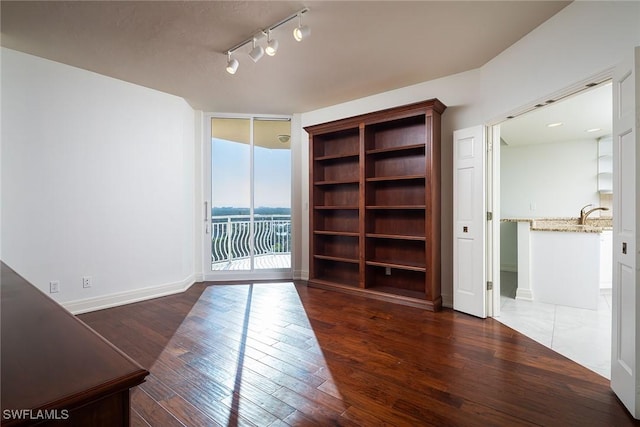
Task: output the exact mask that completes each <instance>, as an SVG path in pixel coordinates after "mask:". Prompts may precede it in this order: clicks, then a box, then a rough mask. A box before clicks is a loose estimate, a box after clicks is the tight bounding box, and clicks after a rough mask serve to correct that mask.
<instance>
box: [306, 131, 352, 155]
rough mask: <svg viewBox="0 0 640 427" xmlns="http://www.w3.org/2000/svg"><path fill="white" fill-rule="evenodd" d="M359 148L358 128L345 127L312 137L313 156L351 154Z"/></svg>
mask: <svg viewBox="0 0 640 427" xmlns="http://www.w3.org/2000/svg"><path fill="white" fill-rule="evenodd" d="M359 148H360V130H359V129H358V128H355V129H346V130H343V131H339V132H332V133H330V134H324V135H316V136H314V137H313V149H314V153H313V154H314V157H316V158H317V157H324V156H336V155H352V154H356V153H358V151H359Z"/></svg>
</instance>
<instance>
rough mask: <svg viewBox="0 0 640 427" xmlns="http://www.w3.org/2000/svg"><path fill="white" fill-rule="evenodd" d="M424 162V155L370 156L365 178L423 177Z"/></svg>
mask: <svg viewBox="0 0 640 427" xmlns="http://www.w3.org/2000/svg"><path fill="white" fill-rule="evenodd" d="M425 165H426V161H425V157H424V153H415V152H413V153H408V154H407V155H405V156H390V157H381V156H370V158H369V165H368V167H367V176H368V177H372V176H376V177H389V176H407V175H422V176H424V175H425V170H426V166H425Z"/></svg>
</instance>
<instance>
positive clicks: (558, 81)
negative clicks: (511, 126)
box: [481, 1, 640, 121]
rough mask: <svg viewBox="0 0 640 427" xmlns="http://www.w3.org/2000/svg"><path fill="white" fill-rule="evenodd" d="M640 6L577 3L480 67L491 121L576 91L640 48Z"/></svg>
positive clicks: (486, 112)
mask: <svg viewBox="0 0 640 427" xmlns="http://www.w3.org/2000/svg"><path fill="white" fill-rule="evenodd" d="M639 22H640V2H635V1H577V2H573V3H571V4H570V5H569V6H567V7H566V8H564V9H563V10H561V11H560V12H559V13H557V14H556V15H555V16H553V17H552V18H551V19H549V20H547V21H546V22H544V23H543V24H541V25H540V26H539V27H538V28H536V29H535V30H533V31H532V32H531V33H529V34H527V35H526V36H525V37H523V38H522V39H520V40H519V41H518V42H517V43H515V44H513V45H512V46H511V47H509V48H508V49H506V50H505V51H504V52H502V53H501V54H500V55H498V56H496V57H495V58H494V59H492V60H491V61H489V62H488V63H487V64H485V65H484V66H483V67H482V68H481V74H482V102H483V106H484V107H483V109H484V116H485V118H486V120H487V121H489V120H493V119H496V118H504V117H506V116H507V115H508V113H511V112H513V111H514V110H518V109H520V108H521V107H523V106H525V105H535V104H536V103H537V101H540V100H542V101H544V100H547V99H549V98H548V96H549V95H551V94H555V93H556V92H558V91H562V90H563V89H565V88H567V87H570V86H573V85H574V84H576V83H578V82H581V81H583V80H585V79H587V78H589V77H591V76H594V75H596V74H599V73H601V72H603V71H604V70H607V69H609V68H611V67H613V66H615V65H616V64H618V63H619V62H620V61H621V60H622V58H624V57H625V55H626V56H629V55H630V54H631V53H632V52H633V48H634V47H635V46H638V45H640V25H639V24H638V23H639Z"/></svg>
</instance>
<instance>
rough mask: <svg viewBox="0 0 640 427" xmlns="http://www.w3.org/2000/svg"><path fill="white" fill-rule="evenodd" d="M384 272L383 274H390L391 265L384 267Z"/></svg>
mask: <svg viewBox="0 0 640 427" xmlns="http://www.w3.org/2000/svg"><path fill="white" fill-rule="evenodd" d="M384 274H385V276H391V267H385V269H384Z"/></svg>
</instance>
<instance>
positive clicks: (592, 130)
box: [585, 128, 602, 132]
mask: <svg viewBox="0 0 640 427" xmlns="http://www.w3.org/2000/svg"><path fill="white" fill-rule="evenodd" d="M599 130H602V129H600V128H593V129H587V130H586V131H585V132H598V131H599Z"/></svg>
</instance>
